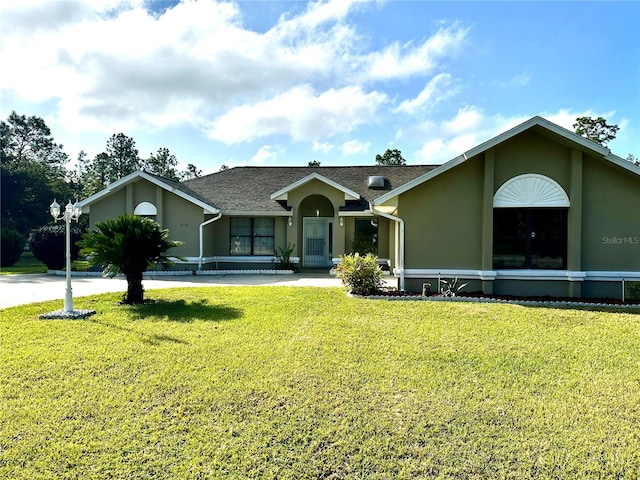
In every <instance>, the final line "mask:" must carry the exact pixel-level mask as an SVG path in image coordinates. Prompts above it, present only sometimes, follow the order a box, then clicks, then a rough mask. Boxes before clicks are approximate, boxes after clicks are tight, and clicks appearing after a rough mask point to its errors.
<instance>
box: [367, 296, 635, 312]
mask: <svg viewBox="0 0 640 480" xmlns="http://www.w3.org/2000/svg"><path fill="white" fill-rule="evenodd" d="M362 298H367V299H370V300H417V301H423V302H455V303H504V304H509V305H522V306H524V307H550V308H555V307H570V308H576V307H582V308H615V309H619V310H625V309H634V310H636V309H640V304H635V303H632V304H617V303H592V302H568V301H553V300H550V301H540V300H505V299H500V298H489V297H436V296H428V297H423V296H411V295H406V296H400V295H399V296H392V295H367V296H364V297H362Z"/></svg>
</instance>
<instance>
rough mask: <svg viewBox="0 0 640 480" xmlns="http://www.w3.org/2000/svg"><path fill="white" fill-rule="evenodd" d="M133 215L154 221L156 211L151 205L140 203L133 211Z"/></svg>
mask: <svg viewBox="0 0 640 480" xmlns="http://www.w3.org/2000/svg"><path fill="white" fill-rule="evenodd" d="M133 214H134V215H139V216H141V217H146V218H150V219H151V220H155V219H156V217H157V215H158V209H157V208H156V206H155V205H154V204H153V203H150V202H140V203H139V204H138V205H137V206H136V208H135V209H134V210H133Z"/></svg>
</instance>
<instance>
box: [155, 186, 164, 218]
mask: <svg viewBox="0 0 640 480" xmlns="http://www.w3.org/2000/svg"><path fill="white" fill-rule="evenodd" d="M156 222H157V223H158V225H160V228H163V227H162V226H163V225H164V215H163V208H162V188H160V187H156Z"/></svg>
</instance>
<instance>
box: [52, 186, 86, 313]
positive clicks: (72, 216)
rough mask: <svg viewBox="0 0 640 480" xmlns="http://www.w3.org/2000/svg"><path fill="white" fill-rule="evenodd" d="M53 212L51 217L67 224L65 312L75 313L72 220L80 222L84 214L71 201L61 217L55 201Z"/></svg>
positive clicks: (58, 206)
mask: <svg viewBox="0 0 640 480" xmlns="http://www.w3.org/2000/svg"><path fill="white" fill-rule="evenodd" d="M49 209H50V211H51V216H52V217H53V219H54V220H55V221H56V222H57V221H58V220H64V221H65V223H66V224H67V225H66V227H67V231H66V233H67V264H66V269H67V290H66V293H65V296H64V312H65V313H72V312H73V294H72V292H71V220H75V221H78V218H79V217H80V215H81V214H82V209H81V208H80V207H79V206H78V203H77V202H76V204H75V205H72V204H71V200H69V203H68V204H67V206H66V207H65V208H64V213H63V214H62V215H60V205H58V202H56V201H55V199H54V200H53V203H52V204H51V206H50V207H49Z"/></svg>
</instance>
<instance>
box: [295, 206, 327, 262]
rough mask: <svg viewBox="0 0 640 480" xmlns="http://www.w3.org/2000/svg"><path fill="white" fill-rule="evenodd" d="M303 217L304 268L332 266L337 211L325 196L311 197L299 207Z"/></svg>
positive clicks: (301, 233)
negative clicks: (334, 222) (334, 223)
mask: <svg viewBox="0 0 640 480" xmlns="http://www.w3.org/2000/svg"><path fill="white" fill-rule="evenodd" d="M299 212H300V217H302V232H299V235H301V238H300V240H301V245H302V266H303V267H308V268H317V267H326V266H329V265H332V262H331V255H332V252H333V218H334V215H335V210H334V208H333V204H332V203H331V201H330V200H329V199H328V198H327V197H325V196H323V195H309V196H308V197H306V198H305V199H304V200H302V202H300V207H299Z"/></svg>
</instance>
